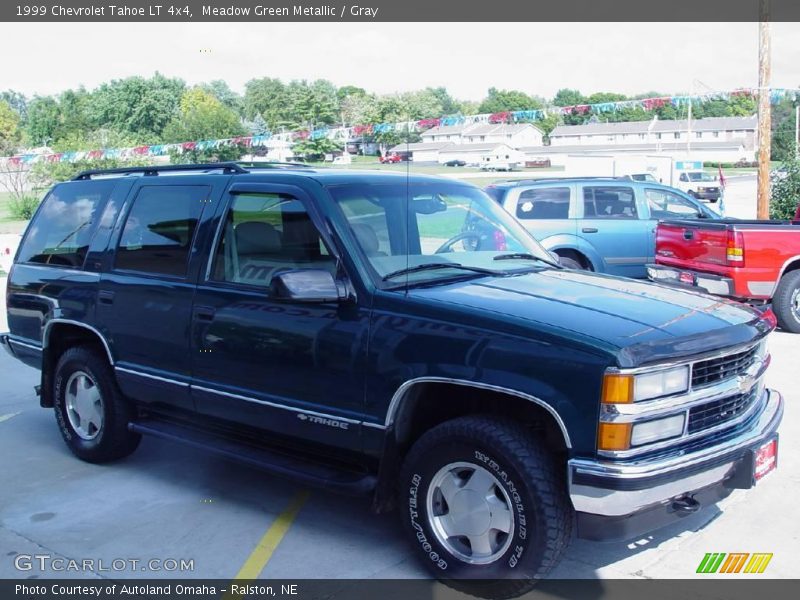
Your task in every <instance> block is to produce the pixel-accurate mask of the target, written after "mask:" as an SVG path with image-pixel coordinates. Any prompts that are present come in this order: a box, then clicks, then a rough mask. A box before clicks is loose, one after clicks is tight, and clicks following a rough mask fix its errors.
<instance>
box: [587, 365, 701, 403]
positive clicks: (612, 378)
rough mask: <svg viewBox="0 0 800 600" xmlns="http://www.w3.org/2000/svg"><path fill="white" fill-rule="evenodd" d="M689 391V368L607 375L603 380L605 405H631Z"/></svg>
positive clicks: (685, 366)
mask: <svg viewBox="0 0 800 600" xmlns="http://www.w3.org/2000/svg"><path fill="white" fill-rule="evenodd" d="M688 389H689V366H688V365H684V366H682V367H675V368H673V369H665V370H663V371H654V372H652V373H640V374H638V375H620V374H616V373H608V374H606V376H605V378H604V380H603V398H602V401H603V402H604V403H605V404H629V403H631V402H641V401H642V400H651V399H653V398H661V397H662V396H671V395H673V394H680V393H682V392H686V391H688Z"/></svg>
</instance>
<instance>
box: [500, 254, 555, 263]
mask: <svg viewBox="0 0 800 600" xmlns="http://www.w3.org/2000/svg"><path fill="white" fill-rule="evenodd" d="M514 259H520V260H536V261H539V262H543V263H545V264H548V265H553V266H561V265H558V264H556V263H555V262H552V261H549V260H546V259H544V258H542V257H540V256H534V255H533V254H528V253H527V252H510V253H508V254H498V255H497V256H495V257H494V258H493V259H492V260H514Z"/></svg>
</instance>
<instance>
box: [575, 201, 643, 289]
mask: <svg viewBox="0 0 800 600" xmlns="http://www.w3.org/2000/svg"><path fill="white" fill-rule="evenodd" d="M582 195H583V198H582V200H583V202H582V204H583V217H582V218H580V219H579V221H578V236H579V237H580V238H582V239H583V240H584V241H585V242H586V243H587V244H588V245H590V246H592V247H593V248H594V249H595V251H596V252H597V254H599V255H600V257H601V258H602V259H603V263H604V268H603V269H602V270H603V271H605V272H606V273H611V274H612V275H622V276H624V277H639V278H643V277H646V276H647V271H646V269H645V264H646V263H647V262H648V259H649V257H650V256H651V254H652V252H651V251H650V248H649V243H650V240H649V238H648V232H647V228H648V226H649V224H648V222H647V221H646V220H642V219H641V218H640V215H639V211H638V209H637V205H636V194H635V193H634V190H633V188H632V187H629V186H625V185H585V186H583V193H582Z"/></svg>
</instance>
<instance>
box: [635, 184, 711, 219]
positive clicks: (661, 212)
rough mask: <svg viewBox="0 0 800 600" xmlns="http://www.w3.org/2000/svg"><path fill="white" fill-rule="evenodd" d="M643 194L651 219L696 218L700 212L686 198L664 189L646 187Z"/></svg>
mask: <svg viewBox="0 0 800 600" xmlns="http://www.w3.org/2000/svg"><path fill="white" fill-rule="evenodd" d="M645 196H646V197H647V204H648V205H649V206H650V216H651V217H652V218H653V219H687V218H688V219H696V218H697V217H698V216H699V215H700V214H701V212H700V209H698V208H697V207H696V206H695V205H694V204H692V203H691V202H689V201H688V200H687V199H686V198H683V197H681V196H678V195H677V194H673V193H672V192H668V191H666V190H655V189H648V190H645Z"/></svg>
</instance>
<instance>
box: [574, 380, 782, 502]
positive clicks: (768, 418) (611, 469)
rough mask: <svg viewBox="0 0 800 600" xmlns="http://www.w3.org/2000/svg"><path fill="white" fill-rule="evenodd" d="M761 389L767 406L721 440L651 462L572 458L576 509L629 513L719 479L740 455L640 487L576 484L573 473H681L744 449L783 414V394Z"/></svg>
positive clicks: (638, 475) (628, 476)
mask: <svg viewBox="0 0 800 600" xmlns="http://www.w3.org/2000/svg"><path fill="white" fill-rule="evenodd" d="M765 394H766V396H767V402H766V407H765V410H764V411H763V413H762V414H761V415H760V416H759V418H758V421H757V422H756V423H755V424H754V425H753V426H752V427H750V428H749V429H748V430H747V431H744V432H742V433H741V434H739V436H737V437H736V438H734V439H733V440H729V441H728V442H725V443H723V444H720V445H717V446H712V447H711V448H706V449H704V450H701V451H698V452H695V453H693V454H678V455H676V456H674V457H670V458H669V459H662V460H656V461H652V460H651V461H649V462H648V461H640V462H636V461H631V462H628V463H615V462H601V461H592V460H587V459H572V460H570V461H569V468H568V477H569V483H568V486H569V494H570V498H571V500H572V504H573V505H574V506H575V510H577V511H580V512H586V513H591V514H597V515H607V516H621V515H627V514H631V513H634V512H636V511H637V510H640V509H642V508H645V507H647V506H653V505H657V504H664V503H666V502H669V501H670V500H671V499H672V498H675V497H677V496H680V495H683V494H685V493H687V492H692V491H694V490H698V489H701V488H703V487H706V486H709V485H713V484H715V483H718V482H720V481H722V480H723V479H724V478H725V476H726V475H727V474H728V472H729V470H730V469H731V467H732V466H733V463H734V462H735V460H736V459H737V458H738V457H736V456H733V457H732V458H731V460H730V461H726V462H725V463H723V464H721V465H717V466H714V467H711V468H709V469H708V470H706V471H702V472H700V473H696V474H694V475H690V476H688V477H685V478H679V479H676V480H675V481H671V482H668V483H665V484H662V485H658V486H653V487H648V488H646V489H641V490H631V491H618V490H609V489H605V488H599V487H593V486H591V485H583V484H580V485H578V484H575V483H573V476H574V475H575V474H576V473H582V474H590V475H595V476H598V477H601V478H605V479H610V480H625V479H631V478H647V477H657V476H660V475H664V474H670V473H676V474H679V473H680V471H681V470H683V469H685V468H690V467H694V466H698V465H702V463H704V462H713V461H714V460H715V459H717V458H722V457H725V456H726V455H728V454H729V453H732V454H735V453H736V452H737V451H739V450H744V449H746V448H748V447H750V446H753V445H755V444H757V443H758V442H760V441H764V440H766V439H768V438H769V437H770V436H771V435H773V433H774V432H775V431H776V430H777V428H778V425H779V424H780V422H781V418H782V417H783V399H782V398H781V395H780V394H779V393H777V392H775V391H774V390H766V391H765Z"/></svg>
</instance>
